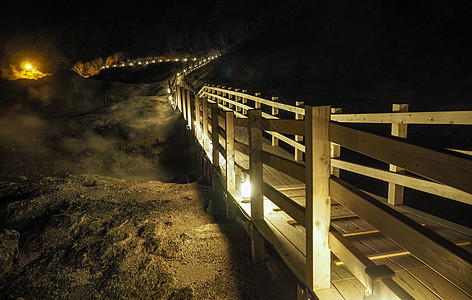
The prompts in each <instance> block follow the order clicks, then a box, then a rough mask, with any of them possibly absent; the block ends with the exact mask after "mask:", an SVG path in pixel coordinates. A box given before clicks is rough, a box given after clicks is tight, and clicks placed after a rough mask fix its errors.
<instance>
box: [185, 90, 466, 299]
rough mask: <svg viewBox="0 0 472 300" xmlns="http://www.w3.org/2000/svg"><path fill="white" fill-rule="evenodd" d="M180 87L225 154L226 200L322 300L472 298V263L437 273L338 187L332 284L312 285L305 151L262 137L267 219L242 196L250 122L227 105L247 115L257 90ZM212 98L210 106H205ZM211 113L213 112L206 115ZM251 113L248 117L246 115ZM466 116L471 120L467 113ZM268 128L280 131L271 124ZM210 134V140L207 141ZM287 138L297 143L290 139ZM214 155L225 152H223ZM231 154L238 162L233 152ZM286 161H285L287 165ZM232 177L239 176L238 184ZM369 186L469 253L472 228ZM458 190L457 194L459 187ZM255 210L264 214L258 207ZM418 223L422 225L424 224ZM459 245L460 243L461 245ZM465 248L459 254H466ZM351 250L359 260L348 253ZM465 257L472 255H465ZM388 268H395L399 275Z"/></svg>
mask: <svg viewBox="0 0 472 300" xmlns="http://www.w3.org/2000/svg"><path fill="white" fill-rule="evenodd" d="M178 89H179V90H178V91H177V99H176V100H177V104H176V107H177V108H179V109H180V110H181V111H182V113H183V115H184V117H185V119H186V120H187V121H188V122H189V126H190V127H191V128H193V130H194V131H195V135H196V136H197V139H200V143H201V144H202V145H203V148H204V150H205V153H206V155H207V156H208V157H212V158H213V160H212V161H213V162H214V160H215V159H218V161H219V164H218V167H216V168H215V173H214V174H216V176H217V177H218V180H219V182H220V183H221V184H222V185H223V187H227V193H228V195H229V196H228V197H227V199H226V200H225V201H226V204H227V206H228V207H231V206H232V205H234V204H236V207H237V208H239V210H240V211H241V212H242V213H243V214H244V215H246V217H247V218H248V219H249V220H252V223H253V224H254V226H255V228H256V229H257V233H256V235H257V234H260V235H261V236H262V237H263V238H264V239H265V240H267V241H268V242H269V243H271V244H272V245H273V246H274V247H275V248H276V250H277V251H278V253H279V254H280V256H281V258H282V259H283V260H284V262H285V263H286V264H287V266H288V267H289V268H290V269H291V270H292V272H293V273H294V274H295V275H296V276H297V277H298V279H299V280H300V282H302V283H303V284H304V285H305V286H306V288H307V291H308V292H309V293H315V294H316V296H317V297H318V298H319V299H349V300H350V299H363V297H364V296H365V295H369V294H371V293H372V292H374V295H377V296H382V295H384V296H385V295H386V296H387V298H388V299H390V298H391V297H392V298H397V299H472V297H471V295H470V290H467V286H468V285H467V282H468V280H469V279H470V278H472V268H470V269H468V268H469V266H466V267H465V268H466V269H465V270H466V271H467V270H469V271H470V274H468V279H467V280H465V284H462V283H461V282H460V281H459V282H458V281H455V279H451V278H448V277H447V276H444V274H447V271H445V272H444V273H443V272H441V269H440V271H439V272H438V270H437V269H436V268H435V265H432V264H431V263H430V262H429V263H428V262H424V261H423V260H424V258H422V257H419V258H418V252H416V253H415V254H416V255H415V254H412V253H411V252H410V251H409V250H407V249H415V248H414V247H413V248H412V247H411V246H409V245H407V246H402V245H400V244H399V243H398V241H399V240H397V242H395V241H394V240H392V239H391V238H389V237H388V236H387V235H385V234H384V233H382V231H384V230H385V228H384V227H382V226H380V227H381V228H377V227H375V226H374V225H373V224H372V223H375V222H367V221H366V220H364V219H362V218H361V217H360V216H359V215H358V214H356V213H355V212H353V211H351V210H350V209H349V208H347V207H346V205H344V206H343V205H342V204H341V203H340V202H339V201H337V200H338V199H339V200H341V198H339V197H338V196H336V195H335V194H332V196H331V197H332V199H331V201H330V204H329V205H330V206H329V209H330V218H329V221H328V222H329V233H328V235H329V247H330V249H331V251H332V252H331V255H330V257H329V263H328V264H327V265H328V266H329V270H328V274H329V287H324V288H317V289H314V288H312V287H310V283H309V282H307V268H309V266H307V249H310V248H307V244H306V241H307V236H308V235H307V230H306V225H307V224H305V211H306V210H307V203H306V201H307V197H306V191H307V186H306V184H305V182H304V180H302V179H304V178H302V177H303V175H300V174H301V173H300V172H299V171H297V170H298V169H297V168H298V167H303V168H305V167H304V162H303V161H301V159H300V158H299V159H298V160H297V159H296V157H295V158H294V154H293V153H289V152H288V151H286V150H284V149H283V148H282V147H279V146H278V142H277V141H275V142H274V138H272V141H271V140H269V139H261V140H260V142H261V144H262V145H260V149H261V150H262V151H261V152H262V156H261V157H262V162H263V164H262V168H261V170H262V174H263V176H262V180H261V182H260V186H261V187H260V188H261V194H262V195H263V196H262V199H263V200H262V202H261V206H262V208H261V210H262V212H263V214H262V218H256V217H255V216H253V214H252V213H251V207H254V206H253V204H251V201H253V198H251V201H248V199H243V197H242V196H241V189H240V186H239V182H240V181H241V179H242V178H245V177H248V174H249V173H250V171H249V170H250V165H251V162H250V160H251V155H250V154H251V151H250V150H249V148H250V147H251V146H250V142H249V131H248V130H249V127H248V124H246V123H244V121H243V120H244V119H240V120H239V121H238V122H236V121H234V125H233V123H227V117H225V116H226V115H225V112H226V111H233V113H234V114H235V115H236V116H238V117H241V118H243V117H244V115H245V112H244V110H245V109H246V110H247V109H250V106H249V104H248V102H247V100H251V96H249V95H247V99H246V101H244V99H243V98H242V97H239V99H238V98H237V97H235V95H240V94H238V93H234V94H233V97H231V96H230V93H229V92H231V91H230V90H228V91H229V92H228V93H227V94H226V95H225V94H224V93H216V92H215V91H216V90H219V91H222V89H214V90H211V91H210V92H204V94H205V95H201V96H202V99H197V97H198V96H195V99H196V100H195V102H193V93H192V94H191V93H190V92H189V91H186V90H185V89H183V88H181V87H178ZM204 89H205V88H204ZM204 89H202V91H204ZM210 94H211V96H210ZM190 95H192V97H190ZM212 96H213V97H212ZM225 100H226V101H225ZM204 101H206V102H204ZM264 101H268V100H264ZM264 101H262V103H263V104H264V105H267V102H264ZM205 103H207V104H205ZM212 103H213V104H212ZM238 103H241V105H240V106H238V105H237V104H238ZM257 103H258V102H257V101H254V103H253V105H254V106H255V107H254V108H256V109H257V108H260V105H259V107H258V105H257ZM206 105H207V107H205V106H206ZM210 105H212V109H215V108H216V107H218V108H219V109H218V112H217V111H214V112H213V111H212V112H211V114H210V112H209V110H210ZM195 107H197V109H195ZM284 108H285V107H284ZM288 109H291V108H288ZM263 114H265V115H266V116H265V117H266V118H267V117H268V118H269V119H271V117H270V116H268V115H267V114H266V113H263ZM470 115H471V114H470V113H469V114H468V116H469V117H470ZM215 116H217V118H216V119H217V120H218V123H215V121H214V119H215ZM351 117H352V116H351ZM205 118H207V119H206V120H205ZM274 119H278V118H274ZM235 120H236V119H235ZM245 120H246V121H247V119H245ZM467 122H471V121H470V120H468V121H467ZM216 124H218V127H219V128H218V130H217V133H218V134H213V132H214V131H213V126H216ZM226 124H230V125H228V126H234V127H231V128H230V129H232V130H227V128H226ZM274 124H276V123H274ZM287 124H288V123H287ZM212 125H213V126H212ZM202 129H203V133H202ZM284 130H286V129H284ZM288 131H290V130H288ZM268 132H274V131H270V130H268ZM228 134H232V136H231V141H234V145H233V144H228V137H227V136H226V135H228ZM205 135H206V136H207V141H203V140H204V139H205V138H204V137H205ZM276 136H277V137H278V138H280V139H281V140H284V139H285V138H286V137H287V136H281V135H280V134H279V135H276ZM210 137H212V139H210ZM210 140H211V141H210ZM211 142H213V143H212V144H213V146H210V144H211ZM288 142H289V143H290V141H288ZM215 144H218V145H217V147H215V146H214V145H215ZM227 147H230V148H234V151H233V153H234V164H233V165H234V166H233V167H232V165H231V164H228V163H227V161H226V159H228V153H230V151H228V149H227ZM298 147H300V149H301V150H305V149H304V146H303V148H302V146H298ZM295 149H296V150H297V145H295ZM215 155H218V157H216V156H215ZM331 156H333V153H331ZM229 159H230V161H231V159H232V158H229ZM335 159H336V158H335ZM333 161H334V160H333ZM294 163H295V164H297V166H298V167H294V168H292V167H291V166H293V164H294ZM281 166H282V168H280V167H281ZM283 166H287V168H283ZM277 167H279V168H277ZM228 168H229V169H228ZM281 169H282V170H281ZM228 172H229V173H228ZM338 172H339V171H338ZM331 173H332V174H335V173H336V170H333V169H332V170H331ZM337 174H339V173H337ZM332 176H334V175H331V177H332ZM231 178H233V179H231ZM234 178H236V180H235V179H234ZM230 180H233V181H232V182H233V183H231V181H230ZM251 180H252V179H251ZM228 182H229V183H228ZM231 184H234V188H228V186H230V185H231ZM361 192H363V191H361ZM461 192H462V191H459V192H457V193H458V195H459V196H453V197H459V198H460V197H462V194H460V193H461ZM363 193H364V194H365V195H367V196H366V197H369V196H370V197H371V199H374V200H375V201H376V202H378V203H381V204H382V205H384V206H387V207H389V208H391V209H393V210H394V211H396V212H398V213H400V214H401V215H402V216H406V217H408V218H409V220H413V221H414V222H416V223H417V224H419V225H420V227H423V228H426V229H428V230H431V231H432V232H434V233H435V234H437V235H438V236H440V237H443V238H444V239H446V240H447V241H450V242H451V243H452V244H455V245H457V246H458V247H460V251H463V250H464V251H465V252H466V253H468V255H469V256H470V254H471V253H472V247H471V245H470V243H471V241H472V229H470V228H466V227H464V226H460V225H458V224H455V223H452V222H449V221H445V220H443V219H441V218H438V217H435V216H432V215H429V214H427V213H424V212H421V211H418V210H415V209H413V208H411V207H408V206H405V205H402V204H401V203H400V204H398V203H397V204H396V205H393V204H389V202H390V201H389V200H388V199H385V198H382V197H380V196H377V195H374V194H370V193H368V192H363ZM454 193H456V192H455V190H454ZM454 195H456V194H454ZM251 197H252V196H251ZM467 197H469V196H468V194H466V195H465V198H464V199H466V200H463V202H464V201H468V200H467V199H469V198H467ZM287 199H288V200H289V201H287ZM460 199H463V198H460ZM343 201H344V200H343ZM343 204H345V203H343ZM354 207H355V206H354ZM256 214H259V211H257V212H256ZM361 214H363V213H361ZM367 215H368V214H367ZM400 219H401V217H400ZM408 222H409V221H408ZM419 230H420V232H421V229H419ZM251 236H252V238H253V244H254V245H255V246H254V245H253V248H254V247H255V248H257V237H253V233H251ZM390 236H392V235H390ZM393 236H396V235H395V234H394V235H393ZM254 240H256V241H254ZM452 244H451V245H452ZM253 251H254V249H253ZM255 251H257V249H256V250H255ZM454 251H458V250H455V249H454ZM460 251H459V253H460V254H462V252H460ZM253 255H254V252H253ZM256 255H257V254H256ZM336 255H338V256H342V257H337V256H336ZM351 257H352V260H351V259H347V258H351ZM465 257H468V256H467V255H465ZM470 257H472V256H470ZM469 263H470V262H469ZM376 266H382V267H385V269H381V271H380V275H378V274H377V275H375V274H374V275H372V274H370V273H369V274H368V276H366V273H368V269H369V268H370V269H371V270H374V269H375V271H376V270H379V269H380V268H375V267H376ZM385 270H386V271H385ZM392 271H393V272H392ZM389 272H392V274H390V273H389ZM379 282H380V283H379ZM471 284H472V283H471ZM372 289H373V290H374V291H372ZM307 291H305V287H303V288H301V289H300V292H299V295H300V297H302V298H303V297H305V299H307V298H308V296H306V295H309V293H307ZM387 298H386V299H387Z"/></svg>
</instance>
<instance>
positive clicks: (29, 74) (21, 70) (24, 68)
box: [10, 60, 50, 80]
mask: <svg viewBox="0 0 472 300" xmlns="http://www.w3.org/2000/svg"><path fill="white" fill-rule="evenodd" d="M10 68H11V71H12V75H11V78H12V79H13V80H14V79H20V78H24V79H34V80H36V79H39V78H42V77H44V76H47V75H50V74H47V73H43V72H41V71H40V70H39V69H38V67H37V66H36V65H35V64H33V63H32V62H31V60H26V61H23V62H21V63H20V64H19V65H16V66H15V65H10Z"/></svg>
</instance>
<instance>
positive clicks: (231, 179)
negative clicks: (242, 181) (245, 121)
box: [225, 111, 236, 220]
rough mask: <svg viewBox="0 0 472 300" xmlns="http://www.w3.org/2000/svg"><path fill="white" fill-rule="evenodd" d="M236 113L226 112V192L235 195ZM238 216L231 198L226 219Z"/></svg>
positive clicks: (227, 205) (227, 203)
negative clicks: (234, 121)
mask: <svg viewBox="0 0 472 300" xmlns="http://www.w3.org/2000/svg"><path fill="white" fill-rule="evenodd" d="M233 120H234V113H233V112H232V111H228V112H226V117H225V130H226V139H225V142H226V190H227V191H228V192H229V193H230V194H233V193H234V190H235V189H236V173H235V170H234V162H235V156H234V123H233ZM235 216H236V207H235V205H234V203H233V201H232V200H231V197H227V199H226V218H227V219H230V220H232V219H234V218H235Z"/></svg>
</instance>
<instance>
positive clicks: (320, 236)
mask: <svg viewBox="0 0 472 300" xmlns="http://www.w3.org/2000/svg"><path fill="white" fill-rule="evenodd" d="M329 121H330V107H329V106H319V107H312V106H305V146H306V153H305V154H306V157H305V159H306V167H305V171H306V283H307V286H308V288H309V289H311V290H313V291H315V290H318V289H324V288H329V287H330V262H331V252H330V250H329V246H328V245H329V244H328V235H329V226H330V219H331V198H330V196H329V177H330V139H329Z"/></svg>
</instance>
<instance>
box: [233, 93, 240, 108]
mask: <svg viewBox="0 0 472 300" xmlns="http://www.w3.org/2000/svg"><path fill="white" fill-rule="evenodd" d="M234 91H235V92H239V91H240V89H234ZM239 99H240V97H239V96H235V97H234V101H236V102H238V103H239ZM236 112H241V107H239V106H237V105H236Z"/></svg>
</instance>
